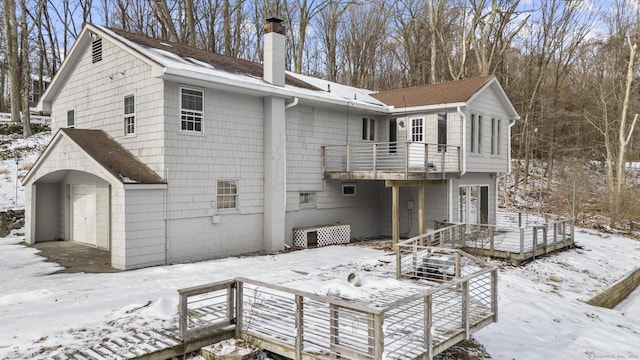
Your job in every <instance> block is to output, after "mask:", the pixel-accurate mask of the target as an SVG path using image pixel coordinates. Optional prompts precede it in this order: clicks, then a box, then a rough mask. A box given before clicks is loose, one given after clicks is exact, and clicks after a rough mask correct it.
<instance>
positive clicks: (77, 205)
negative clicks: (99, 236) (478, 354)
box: [71, 184, 96, 245]
mask: <svg viewBox="0 0 640 360" xmlns="http://www.w3.org/2000/svg"><path fill="white" fill-rule="evenodd" d="M71 240H73V241H79V242H83V243H86V244H91V245H95V244H96V186H95V185H75V184H74V185H71Z"/></svg>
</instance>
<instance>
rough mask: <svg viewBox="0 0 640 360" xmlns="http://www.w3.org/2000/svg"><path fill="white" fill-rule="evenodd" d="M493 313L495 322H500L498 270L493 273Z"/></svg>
mask: <svg viewBox="0 0 640 360" xmlns="http://www.w3.org/2000/svg"><path fill="white" fill-rule="evenodd" d="M491 312H492V313H493V322H498V269H497V268H496V269H493V271H492V272H491Z"/></svg>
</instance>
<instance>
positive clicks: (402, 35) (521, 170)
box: [0, 0, 640, 223]
mask: <svg viewBox="0 0 640 360" xmlns="http://www.w3.org/2000/svg"><path fill="white" fill-rule="evenodd" d="M605 3H606V4H602V2H600V1H595V0H581V1H577V0H576V1H566V0H537V1H533V2H529V1H527V2H525V1H519V0H449V1H445V0H399V1H388V0H371V1H363V0H262V1H258V0H256V1H249V0H51V1H39V0H3V1H2V10H3V25H4V26H3V27H2V30H1V31H2V32H1V33H0V58H1V59H4V61H3V63H2V67H1V69H0V85H1V86H2V88H3V89H11V95H13V96H8V95H9V92H8V90H5V91H3V92H1V93H0V111H8V110H9V109H13V110H14V111H18V110H17V109H20V108H25V107H26V106H25V104H26V103H27V102H28V101H26V100H25V97H27V98H28V96H29V95H28V92H26V91H24V89H25V87H28V86H29V85H27V84H30V85H33V84H34V82H33V81H30V80H29V75H28V73H31V74H32V76H33V77H34V78H35V79H36V80H39V81H36V82H35V83H36V84H42V83H43V82H44V81H47V80H49V79H50V78H52V77H53V76H54V75H55V73H56V71H58V69H59V68H60V65H61V63H62V60H63V59H64V57H65V56H66V54H67V53H68V51H69V50H70V48H71V46H72V45H73V42H74V40H75V38H76V37H77V36H78V34H79V33H80V31H81V29H82V24H83V23H84V22H92V23H96V24H101V25H106V26H108V27H113V28H118V29H125V30H127V31H130V32H134V33H140V34H144V35H147V36H151V37H156V38H161V39H163V40H165V41H171V42H180V43H185V44H189V45H192V46H196V47H199V48H203V49H207V50H210V51H213V52H217V53H221V54H225V55H228V56H233V57H239V58H243V59H248V60H252V61H257V62H261V61H262V32H263V30H262V29H263V24H264V19H266V18H268V17H271V16H278V17H280V18H282V19H284V20H285V24H286V28H287V49H288V53H287V65H288V67H289V69H290V70H292V71H295V72H299V73H304V74H310V75H313V76H318V77H323V78H326V79H329V80H333V81H338V82H342V83H346V84H349V85H353V86H358V87H364V88H369V89H374V90H388V89H394V88H399V87H407V86H416V85H423V84H428V83H436V82H442V81H448V80H454V79H460V78H466V77H473V76H479V75H487V74H495V75H496V76H497V77H498V78H499V80H500V81H501V83H502V85H503V87H504V88H505V90H506V92H507V94H508V95H509V97H510V98H511V100H512V102H513V103H514V105H515V107H516V109H517V110H518V112H519V113H520V115H521V120H520V121H518V122H517V124H516V125H515V126H514V127H513V132H512V155H513V157H514V158H515V159H521V160H522V162H519V163H518V166H516V167H515V168H514V179H516V181H515V184H514V186H513V189H510V191H505V194H524V193H526V192H527V191H528V190H527V188H526V185H525V184H527V183H529V182H530V181H529V179H528V176H529V172H530V171H529V170H528V169H529V163H530V161H532V160H533V159H536V160H537V161H540V162H541V164H544V165H543V166H544V167H546V171H545V173H544V174H541V176H543V177H544V178H545V179H547V180H551V179H552V178H553V179H555V180H557V178H556V177H553V176H552V175H554V174H556V175H557V174H561V173H564V172H565V171H566V170H567V167H566V166H565V165H562V167H561V168H560V165H561V164H573V166H575V165H576V164H583V163H584V161H585V160H597V161H602V164H605V166H604V167H603V170H602V171H603V172H604V173H606V174H607V175H608V176H607V177H606V178H607V183H606V191H602V192H600V193H601V194H606V196H605V197H606V198H604V199H601V200H602V201H601V202H600V204H601V207H602V206H604V207H605V208H606V209H608V210H610V214H611V215H612V220H613V223H615V222H616V221H617V220H619V219H621V218H635V216H631V214H629V213H625V211H624V208H629V204H626V205H625V201H626V202H628V201H633V202H634V203H635V196H633V197H629V196H623V193H625V192H627V191H628V190H627V188H628V186H627V177H626V176H623V174H624V173H625V172H624V162H625V161H638V160H640V142H639V141H638V130H637V129H636V128H635V122H636V120H637V115H636V114H637V113H638V112H640V110H639V109H640V97H639V96H638V95H640V94H639V92H640V89H639V86H638V80H639V79H638V76H639V73H638V64H637V54H636V47H637V43H638V42H639V39H640V26H639V24H640V4H639V3H638V1H637V0H612V1H610V2H609V1H608V2H605ZM17 83H20V84H22V86H21V87H9V86H8V84H17ZM36 86H39V85H36ZM40 90H41V89H40ZM9 98H14V100H16V99H17V98H21V99H22V101H17V100H16V102H14V103H13V104H11V103H10V102H9V101H8V99H9ZM27 100H28V99H27ZM16 118H17V117H16ZM26 120H27V121H28V119H26ZM25 128H26V127H25ZM26 135H28V134H26V133H25V136H26ZM576 160H578V161H577V162H576ZM580 166H582V165H580ZM576 171H578V170H574V171H572V172H571V171H570V172H569V175H567V176H569V177H570V178H575V177H576V176H575V175H571V174H572V173H573V174H576ZM618 174H620V175H621V176H618ZM552 184H553V182H552V181H545V189H544V190H545V192H549V191H551V190H553V189H554V187H553V186H551V185H552ZM634 193H635V192H634ZM627 195H628V194H627ZM513 196H515V195H513ZM630 199H633V200H630Z"/></svg>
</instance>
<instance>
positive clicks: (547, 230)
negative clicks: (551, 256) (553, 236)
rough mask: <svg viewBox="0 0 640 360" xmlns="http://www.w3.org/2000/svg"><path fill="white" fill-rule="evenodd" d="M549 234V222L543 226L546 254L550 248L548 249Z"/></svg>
mask: <svg viewBox="0 0 640 360" xmlns="http://www.w3.org/2000/svg"><path fill="white" fill-rule="evenodd" d="M548 235H549V224H545V225H544V227H543V228H542V236H543V239H542V244H543V246H544V253H545V254H546V253H547V252H548V250H549V249H547V236H548Z"/></svg>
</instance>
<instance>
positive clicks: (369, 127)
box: [362, 118, 376, 141]
mask: <svg viewBox="0 0 640 360" xmlns="http://www.w3.org/2000/svg"><path fill="white" fill-rule="evenodd" d="M375 139H376V120H375V119H368V118H362V140H368V141H374V140H375Z"/></svg>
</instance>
